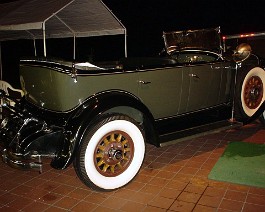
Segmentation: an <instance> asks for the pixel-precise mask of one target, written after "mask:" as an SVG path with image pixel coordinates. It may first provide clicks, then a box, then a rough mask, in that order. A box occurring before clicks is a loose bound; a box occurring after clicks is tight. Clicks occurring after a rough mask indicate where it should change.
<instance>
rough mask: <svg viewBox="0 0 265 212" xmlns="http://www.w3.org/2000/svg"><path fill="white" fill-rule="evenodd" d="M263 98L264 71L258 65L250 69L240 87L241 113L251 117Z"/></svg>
mask: <svg viewBox="0 0 265 212" xmlns="http://www.w3.org/2000/svg"><path fill="white" fill-rule="evenodd" d="M264 100H265V71H264V70H263V69H262V68H260V67H255V68H253V69H251V70H250V71H249V72H248V73H247V74H246V76H245V78H244V81H243V83H242V87H241V106H242V110H243V112H244V114H243V115H245V116H247V117H251V116H252V115H253V114H254V113H255V112H256V111H257V110H258V109H259V107H260V105H261V104H262V102H263V101H264Z"/></svg>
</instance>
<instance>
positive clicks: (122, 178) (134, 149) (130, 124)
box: [74, 115, 145, 190]
mask: <svg viewBox="0 0 265 212" xmlns="http://www.w3.org/2000/svg"><path fill="white" fill-rule="evenodd" d="M144 155H145V139H144V135H143V133H142V131H141V130H140V128H139V126H138V124H137V123H136V122H135V121H134V120H132V119H131V118H129V117H127V116H124V115H112V116H109V117H107V118H105V119H103V120H101V121H99V122H98V123H97V124H96V125H94V127H92V129H89V128H88V129H87V132H86V133H85V136H84V137H83V139H82V143H81V146H80V150H79V154H78V155H77V156H78V158H76V160H75V162H74V165H75V169H76V172H77V175H78V176H79V178H80V179H81V180H82V181H83V182H84V183H85V184H86V185H88V186H89V187H91V188H94V189H99V190H114V189H117V188H120V187H122V186H124V185H126V184H127V183H129V182H130V181H131V180H132V179H133V178H134V177H135V176H136V174H137V173H138V171H139V170H140V168H141V165H142V163H143V160H144Z"/></svg>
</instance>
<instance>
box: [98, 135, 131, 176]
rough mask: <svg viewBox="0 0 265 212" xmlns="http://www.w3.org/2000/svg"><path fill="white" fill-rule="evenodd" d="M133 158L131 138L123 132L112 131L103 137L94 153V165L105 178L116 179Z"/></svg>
mask: <svg viewBox="0 0 265 212" xmlns="http://www.w3.org/2000/svg"><path fill="white" fill-rule="evenodd" d="M133 156H134V144H133V140H132V138H131V137H130V136H129V135H128V134H127V133H125V132H123V131H119V130H116V131H113V132H110V133H109V134H107V135H105V136H104V137H103V138H102V139H101V140H100V141H99V142H98V144H97V146H96V148H95V152H94V165H95V167H96V168H97V171H98V172H99V173H100V174H101V175H103V176H106V177H116V176H118V175H120V174H121V173H123V172H124V171H125V170H126V169H127V168H128V167H129V165H130V163H131V161H132V160H133Z"/></svg>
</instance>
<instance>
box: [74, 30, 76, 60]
mask: <svg viewBox="0 0 265 212" xmlns="http://www.w3.org/2000/svg"><path fill="white" fill-rule="evenodd" d="M75 38H76V37H75V34H74V56H73V57H74V58H73V59H74V61H75V42H76V40H75Z"/></svg>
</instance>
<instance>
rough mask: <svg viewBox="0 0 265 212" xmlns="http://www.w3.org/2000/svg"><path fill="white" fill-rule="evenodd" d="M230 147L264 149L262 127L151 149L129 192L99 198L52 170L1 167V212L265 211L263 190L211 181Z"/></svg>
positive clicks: (69, 171) (68, 176)
mask: <svg viewBox="0 0 265 212" xmlns="http://www.w3.org/2000/svg"><path fill="white" fill-rule="evenodd" d="M230 141H245V142H255V143H265V127H263V126H261V125H260V124H259V123H254V124H250V125H246V126H244V127H242V128H240V129H234V130H229V131H225V132H221V133H218V134H213V135H208V136H203V137H200V138H197V139H193V140H188V141H184V142H181V143H178V144H175V145H172V146H167V147H163V148H156V147H153V146H150V145H147V154H146V158H145V161H144V165H143V167H142V169H141V171H140V173H139V174H138V175H137V177H136V178H135V179H134V180H133V182H131V183H130V184H128V185H127V186H126V187H124V188H122V189H119V190H116V191H114V192H107V193H102V192H95V191H92V190H90V189H89V188H87V187H85V186H84V185H83V184H82V183H81V182H80V181H79V180H78V178H77V177H76V175H75V172H74V169H73V167H72V166H70V167H69V168H67V169H66V170H63V171H58V170H53V169H51V168H50V167H49V166H48V165H46V166H45V167H44V172H43V173H42V174H38V173H37V172H35V171H26V172H25V171H19V170H15V169H12V168H10V167H8V166H6V165H5V164H4V163H3V162H2V161H1V162H0V211H1V212H2V211H5V212H9V211H34V212H36V211H82V212H83V211H108V212H109V211H110V212H111V211H133V212H138V211H150V212H156V211H227V212H228V211H244V212H252V211H253V212H259V211H265V189H261V188H255V187H249V186H243V185H236V184H230V183H224V182H217V181H212V180H208V179H207V176H208V174H209V172H210V170H211V169H212V167H213V166H214V164H215V163H216V162H217V160H218V158H219V157H220V156H221V154H222V153H223V151H224V149H225V147H226V145H227V143H228V142H230Z"/></svg>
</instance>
